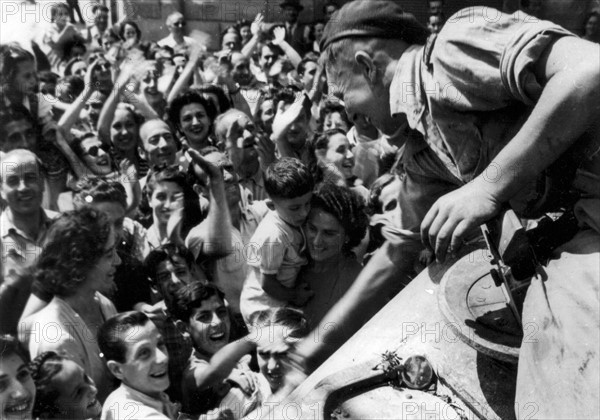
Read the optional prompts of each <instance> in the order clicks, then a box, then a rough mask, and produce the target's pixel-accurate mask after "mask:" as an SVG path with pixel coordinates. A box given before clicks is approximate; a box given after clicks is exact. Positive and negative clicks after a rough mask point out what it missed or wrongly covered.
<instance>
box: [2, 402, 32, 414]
mask: <svg viewBox="0 0 600 420" xmlns="http://www.w3.org/2000/svg"><path fill="white" fill-rule="evenodd" d="M30 408H31V399H26V400H20V401H15V402H13V403H10V404H7V405H5V406H4V412H5V413H7V414H21V413H23V414H24V413H26V412H27V411H29V410H30Z"/></svg>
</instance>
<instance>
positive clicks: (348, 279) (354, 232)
mask: <svg viewBox="0 0 600 420" xmlns="http://www.w3.org/2000/svg"><path fill="white" fill-rule="evenodd" d="M367 225H368V217H367V213H366V207H365V203H364V200H363V199H362V197H360V196H359V195H358V194H356V193H355V192H353V191H352V190H350V189H349V188H347V187H344V186H339V185H336V184H333V183H329V182H324V183H321V184H320V185H319V186H317V188H316V189H315V192H314V194H313V199H312V203H311V211H310V213H309V215H308V220H307V222H306V240H307V242H308V251H309V254H310V258H311V261H310V264H309V265H307V266H305V267H303V269H302V270H301V271H300V277H299V279H300V280H305V281H306V282H308V285H309V286H310V288H311V290H313V291H314V292H315V295H314V297H313V298H312V299H311V300H309V301H308V303H307V304H306V307H305V308H304V313H305V315H306V317H307V318H308V320H309V322H310V323H311V325H317V324H318V323H319V321H320V320H321V318H323V316H324V315H325V314H326V313H327V311H328V310H329V309H330V308H331V307H332V306H333V305H334V304H335V303H336V302H337V301H338V300H339V299H340V298H341V297H342V296H343V295H344V294H345V293H346V291H347V290H348V289H349V288H350V286H351V285H352V283H354V280H355V279H356V277H357V276H358V273H360V271H361V269H362V266H361V265H360V263H359V262H358V261H357V259H356V257H355V256H354V254H353V253H352V249H353V248H355V247H356V246H357V245H358V244H359V243H360V242H361V240H362V239H363V238H364V237H365V234H366V232H367Z"/></svg>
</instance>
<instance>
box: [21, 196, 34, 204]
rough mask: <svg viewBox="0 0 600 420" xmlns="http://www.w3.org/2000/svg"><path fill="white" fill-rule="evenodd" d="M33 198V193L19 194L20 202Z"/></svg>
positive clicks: (27, 201)
mask: <svg viewBox="0 0 600 420" xmlns="http://www.w3.org/2000/svg"><path fill="white" fill-rule="evenodd" d="M31 200H33V194H22V195H20V196H19V202H22V203H23V202H24V203H29V202H30V201H31Z"/></svg>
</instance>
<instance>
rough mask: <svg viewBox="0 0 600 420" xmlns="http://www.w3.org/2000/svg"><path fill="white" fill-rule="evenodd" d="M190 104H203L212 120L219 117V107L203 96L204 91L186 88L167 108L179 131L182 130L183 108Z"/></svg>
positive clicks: (171, 120) (172, 122)
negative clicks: (181, 115) (181, 116)
mask: <svg viewBox="0 0 600 420" xmlns="http://www.w3.org/2000/svg"><path fill="white" fill-rule="evenodd" d="M190 104H200V105H202V106H203V107H204V110H205V111H206V115H208V118H209V119H210V121H211V122H214V121H215V118H217V108H216V107H215V106H214V104H213V103H212V101H209V100H207V99H205V98H204V97H203V96H202V93H201V92H199V91H197V90H195V89H189V90H186V91H185V92H183V93H182V94H180V95H178V96H177V97H176V98H175V99H173V102H171V105H169V107H168V108H167V116H168V118H169V121H170V122H171V124H172V125H173V127H176V128H177V130H178V131H179V132H181V124H180V123H179V121H180V118H179V117H180V114H181V110H182V109H183V107H184V106H186V105H190Z"/></svg>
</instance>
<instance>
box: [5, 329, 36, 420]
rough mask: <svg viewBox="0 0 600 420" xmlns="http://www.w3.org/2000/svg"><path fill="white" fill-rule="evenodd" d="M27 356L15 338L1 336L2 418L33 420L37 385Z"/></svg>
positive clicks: (7, 419)
mask: <svg viewBox="0 0 600 420" xmlns="http://www.w3.org/2000/svg"><path fill="white" fill-rule="evenodd" d="M27 362H28V359H27V354H26V353H25V352H24V351H23V349H21V347H20V346H19V343H18V342H17V340H16V339H15V338H14V337H11V336H9V335H3V336H0V418H1V419H3V420H27V419H31V418H32V417H31V412H32V409H33V402H34V398H35V384H34V383H33V379H31V374H30V373H29V367H28V366H27Z"/></svg>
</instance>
